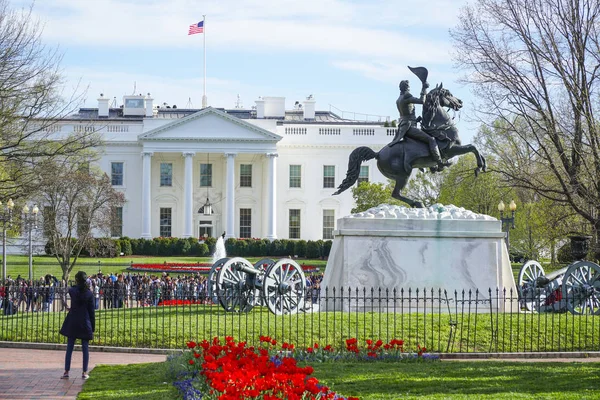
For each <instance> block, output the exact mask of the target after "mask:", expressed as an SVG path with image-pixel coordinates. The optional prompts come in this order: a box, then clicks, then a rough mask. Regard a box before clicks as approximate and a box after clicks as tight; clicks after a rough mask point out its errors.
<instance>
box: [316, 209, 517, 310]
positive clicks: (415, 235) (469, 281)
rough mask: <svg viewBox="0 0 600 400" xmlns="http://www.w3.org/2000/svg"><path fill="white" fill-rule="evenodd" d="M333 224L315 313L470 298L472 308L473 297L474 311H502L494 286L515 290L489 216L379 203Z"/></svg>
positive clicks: (436, 306)
mask: <svg viewBox="0 0 600 400" xmlns="http://www.w3.org/2000/svg"><path fill="white" fill-rule="evenodd" d="M337 228H338V229H337V231H336V232H335V233H334V234H335V239H334V241H333V247H332V249H331V252H330V255H329V260H328V262H327V268H326V269H325V276H324V279H323V282H322V284H321V299H322V301H321V304H320V308H321V310H322V311H325V310H344V311H371V310H373V311H376V310H378V309H381V307H382V304H383V307H384V308H385V309H386V310H388V311H389V310H390V308H392V307H393V308H395V309H397V310H399V307H403V309H404V310H405V311H406V309H407V308H408V307H413V309H414V308H415V307H417V308H419V307H420V308H422V309H431V310H434V311H435V310H439V311H441V312H444V311H448V308H449V307H450V308H452V309H454V308H455V307H456V306H457V305H458V303H461V304H465V303H464V302H463V301H462V300H461V299H465V300H468V299H469V296H470V299H471V300H472V302H471V303H472V306H473V307H474V306H475V301H476V302H477V305H478V308H479V309H480V310H483V309H493V310H498V311H502V310H503V309H504V308H505V306H506V307H509V304H508V303H507V304H506V305H505V304H504V302H503V300H502V299H500V300H497V293H498V292H497V291H499V293H500V296H503V290H506V293H507V296H510V293H511V292H510V291H511V290H512V294H513V296H516V293H517V292H516V289H515V282H514V277H513V273H512V269H511V265H510V261H509V257H508V251H507V249H506V245H505V242H504V232H502V227H501V222H500V221H498V220H496V219H495V218H492V217H489V216H486V215H481V214H475V213H472V212H470V211H468V210H464V209H459V208H457V207H454V206H448V207H444V206H441V205H436V206H434V207H432V208H429V209H425V210H421V211H419V210H417V211H414V210H413V209H405V208H403V207H396V206H385V205H384V206H380V207H379V208H377V209H371V210H369V212H367V213H361V214H358V215H352V216H349V217H345V218H341V219H339V220H338V221H337ZM334 288H335V289H334ZM357 289H358V291H357ZM334 290H335V300H334V299H333V298H334ZM417 290H418V292H417ZM432 290H433V292H432ZM444 290H445V291H446V293H447V296H448V297H447V298H448V299H449V300H450V301H449V302H446V294H444ZM490 290H491V296H490ZM463 291H464V295H463ZM469 291H470V292H469ZM440 294H441V300H440V299H439V297H440V296H439V295H440ZM409 295H410V297H412V299H411V300H409V301H407V298H408V297H409ZM432 295H433V299H432V298H431V297H432ZM463 296H464V297H463ZM380 297H382V298H384V301H379V298H380ZM415 297H419V298H420V299H415ZM457 297H458V301H457ZM490 297H491V298H490ZM326 298H327V301H325V299H326ZM458 306H459V307H460V306H461V305H458Z"/></svg>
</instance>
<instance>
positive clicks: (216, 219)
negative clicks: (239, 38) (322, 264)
mask: <svg viewBox="0 0 600 400" xmlns="http://www.w3.org/2000/svg"><path fill="white" fill-rule="evenodd" d="M51 128H52V129H53V130H55V131H56V132H57V133H58V134H59V135H60V134H68V133H69V132H82V131H83V132H86V131H89V132H92V131H98V132H100V133H101V134H102V137H103V138H104V148H103V149H102V150H101V159H100V167H101V168H102V170H103V171H105V172H106V173H107V174H108V175H109V176H110V177H111V179H112V183H113V186H114V187H115V188H117V189H118V190H120V191H122V192H123V193H124V194H125V198H126V204H125V205H124V207H123V208H122V210H118V215H120V216H121V218H122V223H121V224H117V226H116V227H115V229H114V232H113V235H114V236H121V235H122V236H129V237H132V238H138V237H143V238H152V237H157V236H173V237H190V236H192V237H203V236H204V235H205V234H207V235H208V236H218V235H220V234H221V233H222V232H223V231H224V232H226V237H236V238H238V237H260V238H265V237H266V238H269V239H275V238H284V239H305V240H317V239H332V231H333V229H335V221H336V220H337V219H338V218H340V217H342V216H344V215H347V214H349V213H350V210H351V209H352V207H353V206H354V204H353V203H354V202H353V199H352V194H351V191H350V190H348V191H347V192H344V193H343V194H341V195H339V196H332V193H333V192H334V191H335V188H336V187H337V186H338V185H339V184H340V182H341V181H342V180H343V179H344V177H345V174H346V169H347V165H348V156H349V154H350V152H351V151H352V150H353V149H354V148H356V147H358V146H370V147H371V148H373V149H374V150H375V151H377V150H379V149H380V148H381V147H382V146H384V145H386V144H387V143H389V142H390V140H391V139H392V137H393V135H394V133H395V128H386V127H384V126H383V121H382V122H377V123H375V122H357V121H353V120H347V119H342V118H340V117H339V116H338V115H336V114H335V113H332V112H329V111H327V112H320V111H316V110H315V100H313V99H312V97H309V98H308V99H306V100H305V101H304V102H303V104H302V105H300V106H296V107H295V109H294V110H286V109H285V98H283V97H264V98H261V99H259V100H257V101H256V107H253V109H251V110H249V109H238V108H236V109H231V110H224V109H217V108H212V107H208V108H204V109H201V110H192V109H178V108H175V107H173V108H166V107H161V108H158V107H156V106H155V104H154V102H153V99H152V98H151V97H150V95H149V94H148V95H147V96H142V95H139V96H125V97H124V98H123V106H122V107H120V108H110V107H109V98H107V97H104V96H101V97H100V98H99V99H98V108H82V109H80V110H79V112H78V113H77V114H75V115H72V116H70V117H69V118H66V119H63V120H61V121H60V122H59V123H58V124H56V125H54V126H52V127H51ZM363 165H364V166H363V169H362V170H361V178H360V179H368V180H369V181H376V182H385V181H386V180H385V178H384V177H383V176H382V175H381V173H380V172H379V171H378V169H377V167H376V161H375V160H371V161H369V162H368V163H365V164H363ZM207 199H208V202H209V203H210V205H211V209H212V211H211V213H210V214H208V215H207V213H206V212H205V210H204V205H205V203H206V202H207Z"/></svg>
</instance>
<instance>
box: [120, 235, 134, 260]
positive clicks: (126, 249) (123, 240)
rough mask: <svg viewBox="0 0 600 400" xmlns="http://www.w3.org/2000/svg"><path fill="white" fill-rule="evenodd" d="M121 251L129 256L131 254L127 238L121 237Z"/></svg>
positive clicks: (129, 242)
mask: <svg viewBox="0 0 600 400" xmlns="http://www.w3.org/2000/svg"><path fill="white" fill-rule="evenodd" d="M121 253H123V255H124V256H130V255H132V254H133V250H132V248H131V241H130V240H129V238H121Z"/></svg>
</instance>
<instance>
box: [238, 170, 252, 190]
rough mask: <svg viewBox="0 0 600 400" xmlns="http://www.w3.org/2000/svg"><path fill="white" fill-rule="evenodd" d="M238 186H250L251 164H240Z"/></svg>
mask: <svg viewBox="0 0 600 400" xmlns="http://www.w3.org/2000/svg"><path fill="white" fill-rule="evenodd" d="M240 187H252V164H240Z"/></svg>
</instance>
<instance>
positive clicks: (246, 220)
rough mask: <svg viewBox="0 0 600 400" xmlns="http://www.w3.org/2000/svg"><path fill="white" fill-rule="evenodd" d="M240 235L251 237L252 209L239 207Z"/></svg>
mask: <svg viewBox="0 0 600 400" xmlns="http://www.w3.org/2000/svg"><path fill="white" fill-rule="evenodd" d="M240 237H241V238H251V237H252V209H250V208H240Z"/></svg>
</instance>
